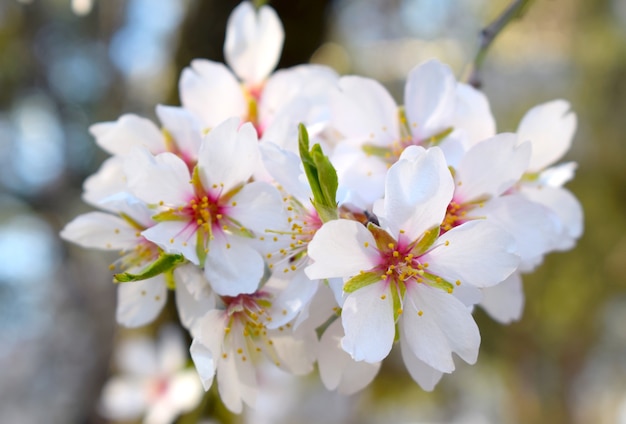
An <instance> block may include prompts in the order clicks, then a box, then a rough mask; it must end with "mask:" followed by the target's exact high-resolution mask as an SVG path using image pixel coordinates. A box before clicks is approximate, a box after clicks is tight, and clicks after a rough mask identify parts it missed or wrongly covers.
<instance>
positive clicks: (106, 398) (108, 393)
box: [98, 376, 148, 421]
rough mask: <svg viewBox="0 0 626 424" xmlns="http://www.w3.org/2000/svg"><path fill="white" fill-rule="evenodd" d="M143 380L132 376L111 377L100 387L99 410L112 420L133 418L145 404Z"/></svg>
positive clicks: (146, 400)
mask: <svg viewBox="0 0 626 424" xmlns="http://www.w3.org/2000/svg"><path fill="white" fill-rule="evenodd" d="M147 402H148V399H147V396H146V393H145V390H144V382H143V380H140V379H136V378H132V377H126V376H124V377H121V376H120V377H113V378H111V379H109V381H107V383H106V384H105V386H104V387H103V388H102V395H101V397H100V404H99V407H98V409H99V412H100V413H101V414H102V415H104V416H105V417H107V418H109V419H113V420H120V421H121V420H134V419H137V418H139V417H140V416H141V414H142V413H143V412H144V410H145V408H146V406H147Z"/></svg>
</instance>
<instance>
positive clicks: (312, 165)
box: [298, 124, 339, 222]
mask: <svg viewBox="0 0 626 424" xmlns="http://www.w3.org/2000/svg"><path fill="white" fill-rule="evenodd" d="M298 149H299V151H300V159H301V160H302V165H303V167H304V173H305V174H306V177H307V180H308V181H309V185H310V187H311V192H312V193H313V199H312V201H311V203H312V204H313V206H314V207H315V209H316V210H317V213H318V215H319V217H320V219H321V220H322V222H328V221H332V220H333V219H337V218H338V217H339V215H338V213H337V200H336V197H337V187H338V179H337V171H336V170H335V167H334V166H333V165H332V163H331V162H330V159H328V156H326V155H324V152H322V148H321V147H320V145H319V144H316V145H314V146H313V148H312V149H311V150H310V151H309V134H308V133H307V130H306V127H305V126H304V125H303V124H300V125H299V126H298Z"/></svg>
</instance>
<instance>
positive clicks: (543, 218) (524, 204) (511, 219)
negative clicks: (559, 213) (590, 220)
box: [469, 194, 562, 262]
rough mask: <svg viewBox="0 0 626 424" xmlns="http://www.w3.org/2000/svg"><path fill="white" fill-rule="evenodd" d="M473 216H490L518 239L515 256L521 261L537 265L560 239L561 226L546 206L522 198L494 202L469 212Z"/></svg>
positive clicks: (491, 220) (520, 196)
mask: <svg viewBox="0 0 626 424" xmlns="http://www.w3.org/2000/svg"><path fill="white" fill-rule="evenodd" d="M469 215H471V216H476V215H482V216H487V220H488V221H489V222H494V223H497V224H499V225H500V226H501V227H502V228H506V231H507V232H508V233H509V234H511V235H512V236H513V237H514V238H515V246H516V253H517V254H518V255H519V256H520V258H521V260H522V261H531V262H535V261H536V260H537V259H538V258H540V257H541V256H543V255H544V254H545V253H547V252H548V251H549V250H550V249H551V248H552V246H553V245H554V243H555V241H556V239H557V238H558V237H560V232H561V228H562V227H561V224H560V222H559V221H558V218H557V217H556V215H555V214H554V213H553V212H552V211H551V210H550V209H548V208H547V207H546V206H544V205H541V204H539V203H535V202H533V201H531V200H529V199H528V198H526V197H525V196H523V195H515V194H514V195H507V196H503V197H498V198H495V199H493V200H491V201H489V202H487V203H486V204H485V206H484V207H482V208H477V209H475V210H473V211H471V212H470V214H469Z"/></svg>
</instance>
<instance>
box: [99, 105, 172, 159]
mask: <svg viewBox="0 0 626 424" xmlns="http://www.w3.org/2000/svg"><path fill="white" fill-rule="evenodd" d="M89 132H91V134H92V135H93V136H94V137H95V138H96V143H97V144H98V145H99V146H100V147H102V148H103V149H104V150H106V151H107V152H108V153H110V154H112V155H125V154H127V153H129V152H130V151H131V150H132V149H133V148H134V147H144V148H146V149H147V150H148V151H150V152H151V153H152V154H157V153H162V152H164V151H165V143H164V140H163V135H162V134H161V131H160V130H159V128H158V127H157V126H156V125H155V124H154V123H153V122H152V121H150V120H149V119H146V118H142V117H140V116H137V115H122V116H121V117H120V118H119V119H118V120H117V121H115V122H103V123H99V124H94V125H92V126H91V127H90V128H89Z"/></svg>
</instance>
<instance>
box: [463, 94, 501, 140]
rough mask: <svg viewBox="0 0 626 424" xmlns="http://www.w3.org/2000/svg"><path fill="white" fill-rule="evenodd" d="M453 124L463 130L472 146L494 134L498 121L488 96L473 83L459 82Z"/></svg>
mask: <svg viewBox="0 0 626 424" xmlns="http://www.w3.org/2000/svg"><path fill="white" fill-rule="evenodd" d="M452 126H453V127H454V128H455V129H460V130H461V131H463V133H464V135H465V137H466V139H467V141H468V142H469V145H470V146H471V145H473V144H475V143H477V142H479V141H481V140H485V139H487V138H489V137H492V136H494V135H495V133H496V123H495V120H494V119H493V115H492V114H491V109H490V107H489V100H488V99H487V96H485V95H484V94H483V93H482V92H481V91H479V90H477V89H475V88H474V87H472V86H471V85H468V84H463V83H457V85H456V104H455V109H454V119H453V121H452Z"/></svg>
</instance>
